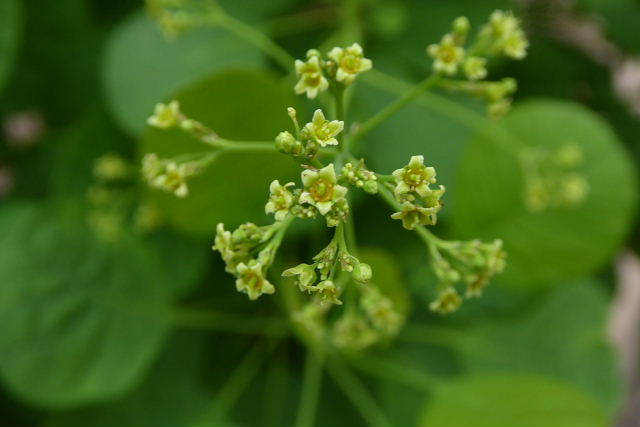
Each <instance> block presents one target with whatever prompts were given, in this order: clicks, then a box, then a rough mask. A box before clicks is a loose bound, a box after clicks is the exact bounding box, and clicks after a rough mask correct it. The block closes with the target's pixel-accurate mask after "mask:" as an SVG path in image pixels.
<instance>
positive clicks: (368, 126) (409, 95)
mask: <svg viewBox="0 0 640 427" xmlns="http://www.w3.org/2000/svg"><path fill="white" fill-rule="evenodd" d="M439 80H440V74H437V73H436V74H431V75H430V76H429V77H427V78H426V79H424V80H423V81H422V82H420V83H419V84H417V85H416V86H414V87H413V88H411V89H410V90H408V91H407V92H405V93H404V94H403V95H402V96H400V98H398V99H396V100H395V101H393V102H392V103H391V104H389V105H387V106H386V107H385V108H384V109H382V110H381V111H379V112H378V113H376V114H375V115H374V116H373V117H371V118H370V119H368V120H367V121H366V122H364V123H362V125H360V127H359V128H358V130H357V131H356V132H355V133H354V134H353V135H352V136H351V140H352V142H353V141H357V140H359V139H361V138H362V137H363V136H365V135H366V134H368V133H369V132H371V131H372V130H373V129H375V128H376V127H378V126H379V125H380V124H381V123H383V122H384V121H385V120H387V119H388V118H390V117H391V116H393V115H394V114H396V113H397V112H398V111H400V110H401V109H402V108H403V107H405V106H406V105H407V104H409V103H410V102H411V101H413V100H414V99H416V98H417V97H418V96H420V95H421V94H423V93H424V92H425V91H427V90H428V89H429V88H431V87H433V86H434V85H435V84H436V83H438V81H439Z"/></svg>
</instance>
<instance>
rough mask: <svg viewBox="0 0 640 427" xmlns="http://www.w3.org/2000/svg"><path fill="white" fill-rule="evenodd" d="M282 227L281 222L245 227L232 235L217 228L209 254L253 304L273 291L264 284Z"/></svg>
mask: <svg viewBox="0 0 640 427" xmlns="http://www.w3.org/2000/svg"><path fill="white" fill-rule="evenodd" d="M284 230H286V226H285V225H283V223H282V222H275V223H274V224H272V225H269V226H264V227H258V226H257V225H255V224H253V223H250V222H248V223H245V224H242V225H241V226H240V227H238V228H237V229H235V230H234V231H233V232H232V231H228V230H225V229H224V224H222V223H220V224H218V226H217V228H216V237H215V242H214V245H213V250H215V251H218V252H219V253H220V255H221V256H222V259H223V260H224V262H225V268H226V270H227V272H229V273H231V274H233V275H234V276H235V277H236V289H237V290H238V292H244V293H246V294H247V295H248V296H249V299H251V300H255V299H257V298H258V297H260V295H262V294H272V293H274V292H275V287H274V286H273V285H272V284H271V283H270V282H269V281H268V280H267V278H266V272H267V269H268V268H269V267H270V266H271V264H272V263H273V259H274V256H275V253H276V251H277V249H278V247H279V246H280V243H281V241H282V237H283V234H284Z"/></svg>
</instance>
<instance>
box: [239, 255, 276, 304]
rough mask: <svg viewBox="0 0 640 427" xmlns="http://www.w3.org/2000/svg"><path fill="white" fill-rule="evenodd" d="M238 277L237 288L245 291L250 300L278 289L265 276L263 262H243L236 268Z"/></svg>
mask: <svg viewBox="0 0 640 427" xmlns="http://www.w3.org/2000/svg"><path fill="white" fill-rule="evenodd" d="M236 272H237V274H238V279H237V280H236V289H237V290H238V292H244V293H246V294H247V295H248V296H249V299H250V300H255V299H258V298H259V297H260V295H262V294H272V293H274V292H275V291H276V289H275V288H274V286H273V285H272V284H271V283H269V281H268V280H267V279H266V278H265V277H264V273H263V272H262V264H260V263H259V262H257V261H256V260H251V261H249V264H245V263H243V262H241V263H240V264H238V267H237V269H236Z"/></svg>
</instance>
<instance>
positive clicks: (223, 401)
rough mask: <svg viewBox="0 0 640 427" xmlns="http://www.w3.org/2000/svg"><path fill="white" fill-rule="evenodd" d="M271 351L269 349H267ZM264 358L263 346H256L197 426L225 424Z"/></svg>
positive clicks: (222, 388)
mask: <svg viewBox="0 0 640 427" xmlns="http://www.w3.org/2000/svg"><path fill="white" fill-rule="evenodd" d="M269 350H271V349H269ZM265 359H266V357H265V349H264V346H263V345H260V344H258V345H256V346H255V347H254V348H253V349H252V350H251V351H250V352H249V354H247V356H245V358H244V359H243V360H242V362H240V364H239V365H237V367H236V369H234V370H233V372H232V374H231V375H230V376H229V379H227V381H226V382H225V383H224V384H223V385H222V387H221V388H220V389H219V391H218V393H217V394H216V397H215V398H214V400H213V402H212V403H211V405H209V407H208V408H207V409H206V411H205V412H204V415H203V416H201V417H200V422H199V423H198V425H213V424H222V423H227V422H228V420H227V419H226V417H227V414H228V413H229V411H231V409H233V406H234V405H235V404H236V402H237V401H238V399H239V398H240V396H241V395H242V393H243V392H244V390H245V389H246V388H247V387H248V386H249V384H250V383H251V381H252V380H253V378H254V377H255V376H256V375H257V373H258V371H259V370H260V367H261V366H262V364H263V362H264V360H265Z"/></svg>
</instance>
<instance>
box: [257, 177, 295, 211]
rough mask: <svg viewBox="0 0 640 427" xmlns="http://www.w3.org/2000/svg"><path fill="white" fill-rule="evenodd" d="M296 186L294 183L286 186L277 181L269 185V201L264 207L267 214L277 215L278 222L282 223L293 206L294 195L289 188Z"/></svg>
mask: <svg viewBox="0 0 640 427" xmlns="http://www.w3.org/2000/svg"><path fill="white" fill-rule="evenodd" d="M293 185H295V184H294V183H293V182H289V183H287V184H285V185H281V184H280V181H278V180H277V179H276V180H275V181H273V182H271V185H269V192H270V195H269V201H268V202H267V204H266V205H265V207H264V210H265V213H267V214H271V213H272V214H275V218H276V221H282V220H283V219H285V217H286V216H287V214H288V213H289V209H291V206H292V205H293V194H291V192H290V191H289V190H287V187H291V186H293Z"/></svg>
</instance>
